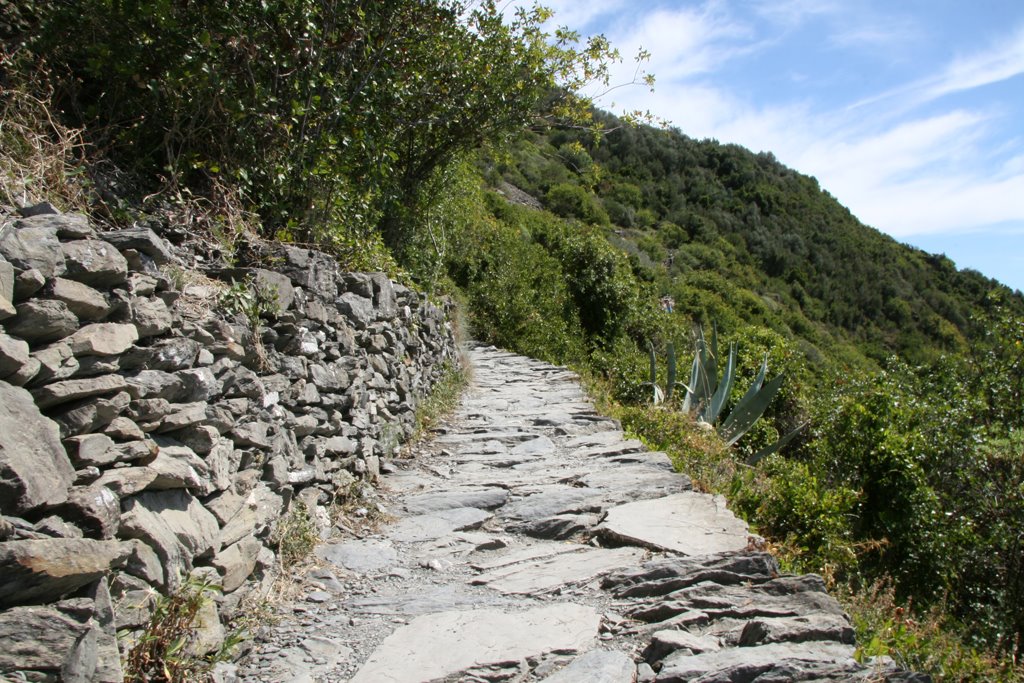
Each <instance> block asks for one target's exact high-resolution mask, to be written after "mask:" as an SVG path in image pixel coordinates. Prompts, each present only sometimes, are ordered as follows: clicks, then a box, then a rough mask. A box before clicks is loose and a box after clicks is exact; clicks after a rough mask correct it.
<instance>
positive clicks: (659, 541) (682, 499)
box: [598, 492, 748, 555]
mask: <svg viewBox="0 0 1024 683" xmlns="http://www.w3.org/2000/svg"><path fill="white" fill-rule="evenodd" d="M598 531H599V533H600V534H601V535H602V536H604V537H606V538H609V539H611V540H614V541H616V542H619V543H633V544H637V545H642V546H644V547H648V548H654V549H656V550H672V551H675V552H679V553H683V554H685V555H708V554H712V553H721V552H726V551H730V550H742V549H744V548H746V546H747V535H748V530H747V525H746V524H745V523H744V522H743V521H741V520H739V519H737V518H736V516H735V515H733V514H732V512H730V511H729V510H728V509H727V508H726V507H725V500H724V499H723V498H721V497H720V496H710V495H707V494H703V493H694V492H685V493H677V494H675V495H671V496H666V497H664V498H657V499H654V500H642V501H637V502H635V503H627V504H625V505H620V506H618V507H614V508H612V509H610V510H609V511H608V515H607V517H606V518H605V520H604V522H603V523H602V524H601V526H600V527H598Z"/></svg>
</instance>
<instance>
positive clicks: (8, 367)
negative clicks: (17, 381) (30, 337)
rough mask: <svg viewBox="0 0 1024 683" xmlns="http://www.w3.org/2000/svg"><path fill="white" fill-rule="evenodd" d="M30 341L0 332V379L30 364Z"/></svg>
mask: <svg viewBox="0 0 1024 683" xmlns="http://www.w3.org/2000/svg"><path fill="white" fill-rule="evenodd" d="M29 359H30V356H29V347H28V343H27V342H25V341H23V340H21V339H14V338H13V337H8V336H7V335H6V334H4V333H3V332H0V379H3V378H5V377H7V376H9V375H13V374H15V373H16V372H18V371H19V370H21V369H22V368H24V367H25V366H26V365H28V362H29Z"/></svg>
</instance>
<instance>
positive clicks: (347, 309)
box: [335, 292, 376, 330]
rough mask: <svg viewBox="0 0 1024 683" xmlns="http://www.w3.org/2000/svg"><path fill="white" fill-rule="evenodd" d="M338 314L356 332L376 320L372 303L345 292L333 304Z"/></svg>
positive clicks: (352, 293)
mask: <svg viewBox="0 0 1024 683" xmlns="http://www.w3.org/2000/svg"><path fill="white" fill-rule="evenodd" d="M335 303H336V305H337V307H338V312H339V313H341V314H342V315H344V316H345V317H346V318H348V320H349V321H350V322H351V323H352V324H353V325H354V326H355V328H356V329H358V330H365V329H366V328H368V327H369V326H370V325H371V324H372V323H373V322H374V320H375V319H376V314H375V311H374V310H373V301H371V300H370V299H366V298H364V297H361V296H359V295H358V294H355V293H354V292H345V293H344V294H342V295H341V296H340V297H338V300H337V301H336V302H335Z"/></svg>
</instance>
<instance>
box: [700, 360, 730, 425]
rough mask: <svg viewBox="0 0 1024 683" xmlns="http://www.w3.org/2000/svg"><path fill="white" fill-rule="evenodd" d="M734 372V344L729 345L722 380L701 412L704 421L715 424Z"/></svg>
mask: <svg viewBox="0 0 1024 683" xmlns="http://www.w3.org/2000/svg"><path fill="white" fill-rule="evenodd" d="M735 372H736V345H735V344H730V345H729V359H728V360H727V361H726V363H725V372H724V373H723V374H722V381H721V382H719V384H718V387H717V388H716V389H715V393H714V395H713V396H712V397H711V401H710V402H709V403H708V406H707V408H706V409H705V410H703V411H701V412H702V413H703V415H702V416H703V418H704V421H705V422H707V423H708V424H715V423H716V422H717V421H718V416H719V415H720V414H721V413H722V408H724V407H725V402H726V401H728V400H729V394H730V393H731V392H732V385H733V381H734V380H735Z"/></svg>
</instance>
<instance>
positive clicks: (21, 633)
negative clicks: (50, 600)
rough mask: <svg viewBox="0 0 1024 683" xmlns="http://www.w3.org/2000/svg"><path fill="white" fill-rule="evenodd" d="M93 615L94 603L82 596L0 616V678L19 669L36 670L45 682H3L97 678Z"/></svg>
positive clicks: (87, 682) (80, 682) (70, 682)
mask: <svg viewBox="0 0 1024 683" xmlns="http://www.w3.org/2000/svg"><path fill="white" fill-rule="evenodd" d="M94 614H95V606H94V603H93V601H92V600H89V599H86V598H77V599H74V600H65V601H62V602H58V603H56V604H53V605H49V606H46V607H14V608H12V609H9V610H7V611H4V612H0V643H3V644H4V646H3V647H0V676H2V675H3V674H13V673H14V672H18V671H24V672H39V674H42V676H44V678H37V677H36V676H33V677H32V678H28V679H25V678H20V677H19V678H6V677H4V680H12V681H15V680H60V681H65V683H92V682H93V681H95V680H97V679H96V669H97V656H98V655H97V645H98V637H99V633H100V629H99V627H98V625H97V624H96V621H95V620H94V618H93V617H94ZM37 675H38V674H37Z"/></svg>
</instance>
